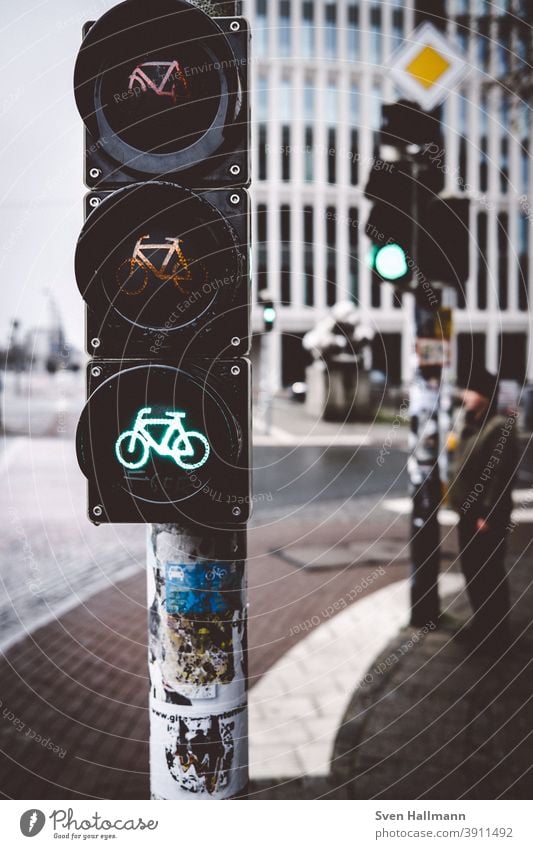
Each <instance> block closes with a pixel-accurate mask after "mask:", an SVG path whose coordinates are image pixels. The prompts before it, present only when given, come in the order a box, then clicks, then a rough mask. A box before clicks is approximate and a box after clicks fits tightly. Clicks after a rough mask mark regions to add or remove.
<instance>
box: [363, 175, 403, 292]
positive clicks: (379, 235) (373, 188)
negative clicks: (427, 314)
mask: <svg viewBox="0 0 533 849" xmlns="http://www.w3.org/2000/svg"><path fill="white" fill-rule="evenodd" d="M414 191H415V186H414V183H413V177H412V173H411V168H410V164H409V163H408V162H400V163H396V162H383V161H381V160H377V161H376V162H375V163H374V166H373V168H372V169H371V171H370V176H369V179H368V183H367V185H366V189H365V197H367V198H369V200H371V201H372V207H371V209H370V213H369V216H368V220H367V224H366V233H367V236H368V237H369V238H370V240H371V242H372V246H371V249H370V254H369V258H368V260H369V264H370V267H371V268H372V270H373V271H374V272H375V273H376V274H377V275H378V276H379V277H380V278H381V279H382V280H387V281H391V282H395V283H398V284H401V283H403V282H408V280H409V278H410V275H411V271H410V269H409V266H408V258H409V257H410V256H412V246H413V209H412V203H413V192H414Z"/></svg>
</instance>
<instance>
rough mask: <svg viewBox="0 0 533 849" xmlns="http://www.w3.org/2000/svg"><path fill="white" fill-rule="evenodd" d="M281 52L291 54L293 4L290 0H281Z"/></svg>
mask: <svg viewBox="0 0 533 849" xmlns="http://www.w3.org/2000/svg"><path fill="white" fill-rule="evenodd" d="M278 38H279V42H278V43H279V54H280V56H290V53H291V4H290V0H279V26H278Z"/></svg>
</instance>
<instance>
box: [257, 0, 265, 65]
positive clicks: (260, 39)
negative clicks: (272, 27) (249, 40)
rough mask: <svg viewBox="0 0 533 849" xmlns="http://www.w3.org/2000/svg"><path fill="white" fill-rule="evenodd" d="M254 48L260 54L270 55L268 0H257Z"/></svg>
mask: <svg viewBox="0 0 533 849" xmlns="http://www.w3.org/2000/svg"><path fill="white" fill-rule="evenodd" d="M254 50H255V51H256V53H257V55H258V56H268V20H267V0H256V4H255V26H254Z"/></svg>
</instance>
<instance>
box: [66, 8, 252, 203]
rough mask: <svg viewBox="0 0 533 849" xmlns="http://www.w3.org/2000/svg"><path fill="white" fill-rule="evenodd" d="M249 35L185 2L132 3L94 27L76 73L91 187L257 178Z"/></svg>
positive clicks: (240, 24)
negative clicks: (252, 157)
mask: <svg viewBox="0 0 533 849" xmlns="http://www.w3.org/2000/svg"><path fill="white" fill-rule="evenodd" d="M248 42H249V33H248V27H247V24H246V21H245V20H244V19H243V18H237V17H230V18H216V19H215V18H210V17H209V16H208V15H207V14H205V12H203V11H201V10H200V9H198V8H196V7H195V6H191V4H190V3H187V2H183V0H150V2H149V3H147V2H146V0H126V2H123V3H120V4H119V5H118V6H115V7H113V8H112V9H111V10H110V11H108V12H106V13H105V14H104V15H102V17H101V18H100V19H99V20H98V21H96V22H95V23H91V24H90V25H87V28H86V34H85V38H84V40H83V43H82V46H81V49H80V52H79V55H78V59H77V62H76V67H75V72H74V86H75V96H76V103H77V106H78V110H79V112H80V115H81V117H82V118H83V121H84V123H85V127H86V151H85V160H86V177H85V181H86V184H87V185H88V186H89V187H91V188H95V187H98V188H114V187H116V186H117V185H121V184H125V183H130V182H131V181H132V179H134V180H144V179H154V178H156V177H163V176H167V177H168V176H172V178H173V179H175V180H176V181H177V182H178V183H180V185H184V186H190V187H193V188H196V189H200V188H209V187H213V186H228V185H230V186H231V185H246V184H247V183H248V182H249V131H248V121H249V114H248V112H249V104H248Z"/></svg>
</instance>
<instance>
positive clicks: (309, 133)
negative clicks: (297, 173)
mask: <svg viewBox="0 0 533 849" xmlns="http://www.w3.org/2000/svg"><path fill="white" fill-rule="evenodd" d="M313 139H314V134H313V128H312V127H306V128H305V131H304V142H305V154H304V180H305V182H306V183H312V182H313V179H314V176H315V174H314V168H315V152H314V149H313Z"/></svg>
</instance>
